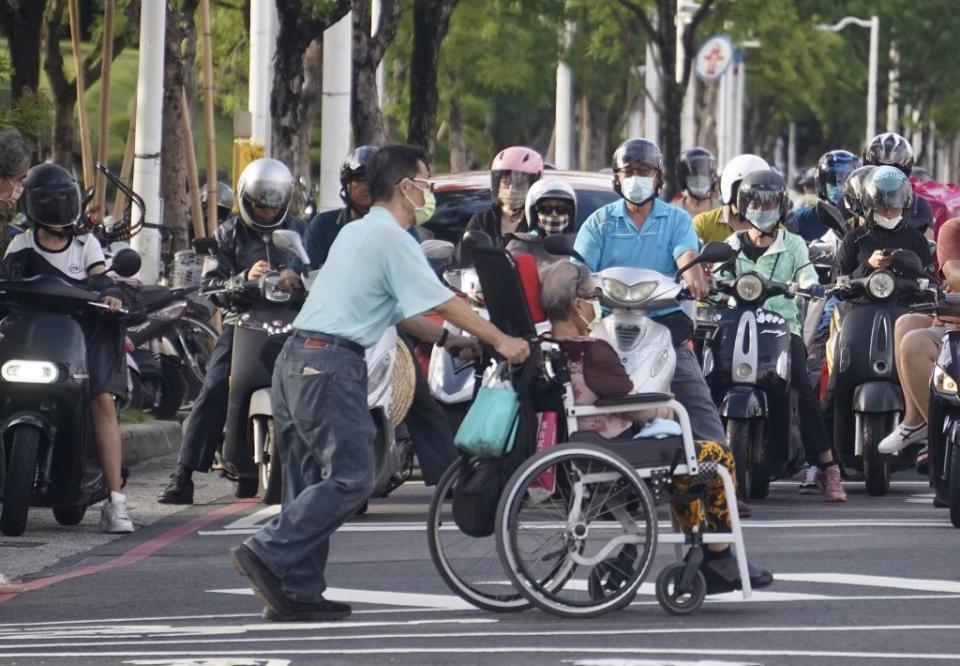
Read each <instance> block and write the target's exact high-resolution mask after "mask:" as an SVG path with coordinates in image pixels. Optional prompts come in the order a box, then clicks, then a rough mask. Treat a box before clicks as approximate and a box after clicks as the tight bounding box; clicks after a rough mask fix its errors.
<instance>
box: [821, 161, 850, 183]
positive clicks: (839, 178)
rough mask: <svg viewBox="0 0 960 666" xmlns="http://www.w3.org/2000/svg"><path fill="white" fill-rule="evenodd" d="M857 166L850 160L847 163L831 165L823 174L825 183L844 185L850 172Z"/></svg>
mask: <svg viewBox="0 0 960 666" xmlns="http://www.w3.org/2000/svg"><path fill="white" fill-rule="evenodd" d="M855 166H856V164H854V163H853V162H850V163H847V164H836V165H834V166H832V167H830V168H829V169H828V170H827V171H826V172H824V174H823V183H824V185H837V186H843V184H844V183H845V182H847V178H849V177H850V174H851V173H853V171H854V167H855Z"/></svg>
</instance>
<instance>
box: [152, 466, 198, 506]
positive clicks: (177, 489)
mask: <svg viewBox="0 0 960 666" xmlns="http://www.w3.org/2000/svg"><path fill="white" fill-rule="evenodd" d="M157 501H158V502H160V504H193V481H192V480H190V479H188V478H185V477H183V476H181V475H179V474H177V473H176V472H174V473H173V474H171V475H170V483H169V484H168V485H167V487H166V488H164V489H163V492H162V493H160V497H159V498H157Z"/></svg>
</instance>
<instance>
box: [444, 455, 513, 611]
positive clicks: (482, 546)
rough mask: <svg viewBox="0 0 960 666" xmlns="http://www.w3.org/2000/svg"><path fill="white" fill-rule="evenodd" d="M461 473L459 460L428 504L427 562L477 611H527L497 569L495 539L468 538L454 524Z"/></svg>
mask: <svg viewBox="0 0 960 666" xmlns="http://www.w3.org/2000/svg"><path fill="white" fill-rule="evenodd" d="M462 473H463V466H462V464H461V463H460V461H459V460H458V461H456V462H454V463H453V464H452V465H451V466H450V467H449V468H448V469H447V471H446V472H444V474H443V476H442V477H440V481H439V482H438V483H437V486H436V489H435V490H434V493H433V498H432V499H431V500H430V509H429V511H428V513H427V541H428V544H429V546H430V558H431V559H432V560H433V564H434V566H435V567H436V569H437V571H438V572H439V573H440V577H441V578H443V581H444V582H445V583H446V584H447V587H449V588H450V589H451V590H453V592H454V593H456V594H457V595H458V596H459V597H460V598H461V599H463V600H465V601H467V602H468V603H470V604H473V605H474V606H476V607H477V608H481V609H483V610H488V611H494V612H510V611H522V610H526V609H527V608H530V602H528V601H527V600H526V599H525V598H524V597H523V596H522V595H520V594H518V593H517V591H516V590H515V589H514V588H513V586H512V585H511V583H510V582H509V581H508V580H506V576H505V575H504V573H503V569H502V567H501V566H500V559H499V558H498V557H497V543H496V538H495V537H494V536H493V535H490V536H488V537H483V538H479V539H477V538H474V537H471V536H468V535H466V534H464V533H463V532H461V531H460V529H459V528H458V527H457V524H456V523H455V522H454V520H453V489H454V488H455V487H456V485H457V483H458V481H459V480H460V476H461V474H462Z"/></svg>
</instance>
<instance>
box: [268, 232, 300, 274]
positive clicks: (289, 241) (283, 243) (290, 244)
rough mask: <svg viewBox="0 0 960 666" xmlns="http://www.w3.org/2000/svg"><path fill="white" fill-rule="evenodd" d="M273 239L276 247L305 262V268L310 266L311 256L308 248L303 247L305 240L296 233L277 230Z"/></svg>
mask: <svg viewBox="0 0 960 666" xmlns="http://www.w3.org/2000/svg"><path fill="white" fill-rule="evenodd" d="M271 238H272V239H273V244H274V245H275V246H276V247H278V248H280V249H281V250H286V251H287V252H292V253H293V254H295V255H296V257H297V259H299V260H300V261H302V262H303V264H304V266H309V265H310V255H308V254H307V250H306V248H305V247H303V240H302V239H301V238H300V234H298V233H297V232H296V231H291V230H290V229H277V230H276V231H274V232H273V235H272V236H271Z"/></svg>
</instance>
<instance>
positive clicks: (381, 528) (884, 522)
mask: <svg viewBox="0 0 960 666" xmlns="http://www.w3.org/2000/svg"><path fill="white" fill-rule="evenodd" d="M742 524H743V527H744V529H748V530H749V529H791V530H793V529H814V528H816V529H821V528H823V529H837V528H848V527H884V528H931V527H932V528H944V529H945V528H950V529H954V528H953V525H951V524H950V521H949V520H948V519H947V517H946V516H944V517H943V518H942V519H941V520H909V519H895V518H881V519H869V518H865V519H849V518H845V519H837V520H829V519H828V520H822V519H820V520H752V519H751V520H746V521H744V522H743V523H742ZM611 525H612V523H611ZM426 529H427V525H426V522H425V521H424V522H389V523H386V522H384V523H366V522H364V523H346V524H345V525H343V526H342V527H340V528H339V529H338V530H337V533H338V534H342V533H354V532H360V533H363V532H378V533H379V532H383V533H385V532H425V531H426ZM440 529H441V530H442V531H451V532H452V531H456V530H457V529H458V528H457V526H456V525H455V524H453V523H451V524H450V525H445V526H443V527H441V528H440ZM545 529H549V528H545ZM658 529H661V530H664V531H666V532H669V531H670V530H671V529H672V527H671V524H670V522H669V521H660V522H659V523H658ZM258 531H259V528H256V527H254V528H234V529H221V530H210V531H200V532H198V534H199V535H200V536H231V535H249V534H256V533H257V532H258Z"/></svg>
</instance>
